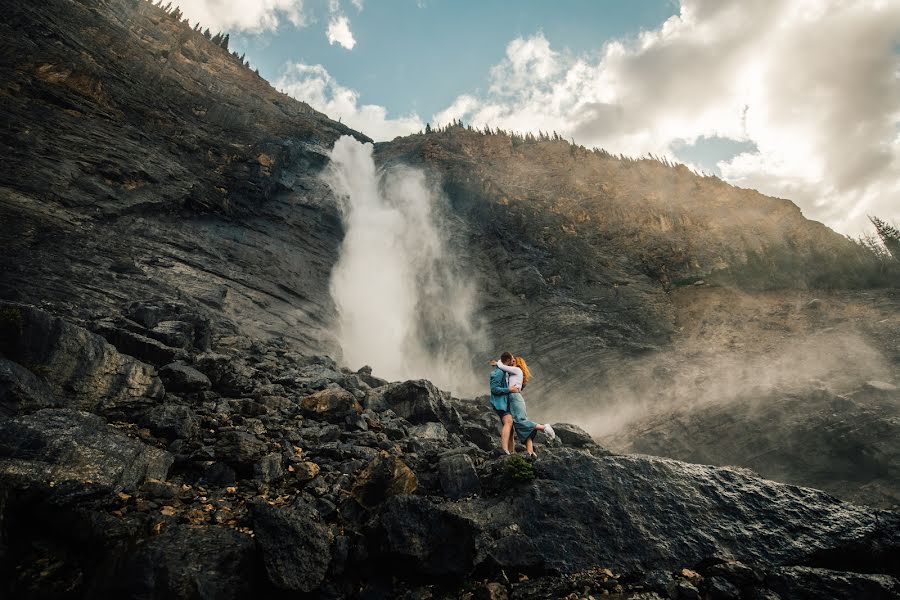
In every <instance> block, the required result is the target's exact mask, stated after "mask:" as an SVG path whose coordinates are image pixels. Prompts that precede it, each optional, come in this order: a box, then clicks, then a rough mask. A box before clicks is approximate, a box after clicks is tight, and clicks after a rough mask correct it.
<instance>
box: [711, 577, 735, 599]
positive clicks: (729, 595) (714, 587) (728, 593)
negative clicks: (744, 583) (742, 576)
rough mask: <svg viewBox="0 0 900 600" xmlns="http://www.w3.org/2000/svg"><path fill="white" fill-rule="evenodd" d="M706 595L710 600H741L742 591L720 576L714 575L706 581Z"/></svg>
mask: <svg viewBox="0 0 900 600" xmlns="http://www.w3.org/2000/svg"><path fill="white" fill-rule="evenodd" d="M705 583H706V586H705V587H706V593H707V595H708V597H709V598H710V600H740V598H741V590H740V589H739V588H738V587H737V586H736V585H734V584H733V583H731V582H730V581H728V580H727V579H725V578H724V577H720V576H718V575H714V576H713V577H710V578H708V579H707V580H706V582H705Z"/></svg>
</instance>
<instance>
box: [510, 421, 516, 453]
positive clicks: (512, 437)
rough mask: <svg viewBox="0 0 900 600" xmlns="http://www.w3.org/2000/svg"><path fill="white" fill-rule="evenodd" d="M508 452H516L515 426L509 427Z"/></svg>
mask: <svg viewBox="0 0 900 600" xmlns="http://www.w3.org/2000/svg"><path fill="white" fill-rule="evenodd" d="M509 452H510V454H515V453H516V428H515V427H510V428H509Z"/></svg>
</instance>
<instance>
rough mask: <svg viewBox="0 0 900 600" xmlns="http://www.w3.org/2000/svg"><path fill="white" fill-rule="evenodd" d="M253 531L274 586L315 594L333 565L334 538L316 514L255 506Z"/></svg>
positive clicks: (300, 510)
mask: <svg viewBox="0 0 900 600" xmlns="http://www.w3.org/2000/svg"><path fill="white" fill-rule="evenodd" d="M253 529H254V532H255V533H256V540H257V543H258V544H259V548H260V551H261V553H262V557H263V564H265V567H266V573H267V574H268V576H269V581H271V582H272V585H274V586H275V587H277V588H279V589H283V590H291V591H297V592H312V591H313V590H315V589H317V588H318V587H319V586H320V585H321V584H322V581H323V580H324V579H325V574H326V572H327V571H328V566H329V564H330V563H331V553H332V541H333V537H334V536H333V534H332V532H331V529H330V528H328V527H326V526H324V525H322V524H321V523H320V522H319V521H318V519H317V518H316V516H315V513H314V511H312V510H311V509H308V508H305V507H302V506H300V507H297V508H294V509H288V508H281V507H273V506H269V505H267V504H262V503H260V504H255V505H254V506H253Z"/></svg>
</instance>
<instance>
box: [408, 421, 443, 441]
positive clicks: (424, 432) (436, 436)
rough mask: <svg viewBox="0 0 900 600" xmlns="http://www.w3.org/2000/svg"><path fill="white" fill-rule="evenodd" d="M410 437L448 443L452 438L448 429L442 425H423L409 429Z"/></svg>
mask: <svg viewBox="0 0 900 600" xmlns="http://www.w3.org/2000/svg"><path fill="white" fill-rule="evenodd" d="M408 434H409V436H410V437H412V438H415V439H420V440H428V441H432V442H446V441H447V439H448V438H449V437H450V433H449V432H448V431H447V428H446V427H444V426H443V425H442V424H441V423H422V424H421V425H414V426H412V427H410V428H409V431H408Z"/></svg>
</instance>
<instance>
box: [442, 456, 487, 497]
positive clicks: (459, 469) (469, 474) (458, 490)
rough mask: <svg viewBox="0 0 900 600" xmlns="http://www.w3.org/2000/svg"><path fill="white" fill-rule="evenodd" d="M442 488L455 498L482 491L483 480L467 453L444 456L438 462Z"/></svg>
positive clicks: (445, 492) (448, 495)
mask: <svg viewBox="0 0 900 600" xmlns="http://www.w3.org/2000/svg"><path fill="white" fill-rule="evenodd" d="M438 473H439V474H440V479H441V488H442V489H443V490H444V494H446V495H447V497H448V498H451V499H453V500H456V499H459V498H463V497H465V496H471V495H473V494H480V493H481V480H480V479H479V478H478V473H477V472H476V471H475V465H474V464H473V463H472V459H471V458H469V456H467V455H465V454H451V455H450V456H442V457H441V459H440V461H439V462H438Z"/></svg>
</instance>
